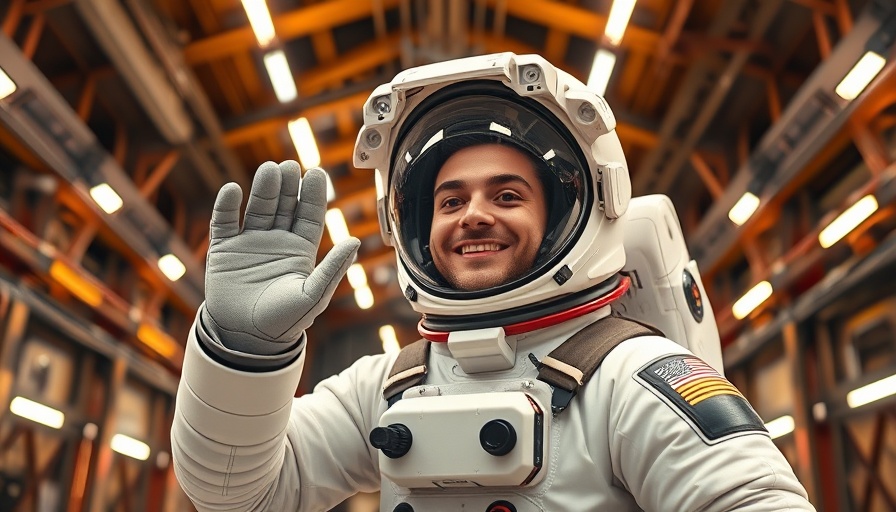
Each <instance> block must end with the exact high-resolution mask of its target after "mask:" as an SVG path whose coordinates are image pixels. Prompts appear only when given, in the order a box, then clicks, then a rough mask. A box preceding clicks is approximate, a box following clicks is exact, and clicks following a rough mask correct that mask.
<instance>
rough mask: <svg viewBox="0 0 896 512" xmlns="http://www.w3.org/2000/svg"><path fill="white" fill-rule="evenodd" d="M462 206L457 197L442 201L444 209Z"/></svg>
mask: <svg viewBox="0 0 896 512" xmlns="http://www.w3.org/2000/svg"><path fill="white" fill-rule="evenodd" d="M460 205H461V202H460V199H458V198H456V197H450V198H448V199H445V200H444V201H442V208H455V207H458V206H460Z"/></svg>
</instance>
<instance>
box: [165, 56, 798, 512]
mask: <svg viewBox="0 0 896 512" xmlns="http://www.w3.org/2000/svg"><path fill="white" fill-rule="evenodd" d="M363 116H364V127H363V128H362V129H361V132H360V133H359V136H358V142H357V144H356V147H355V153H354V164H355V166H356V167H358V168H364V169H371V170H372V172H374V173H376V178H377V180H378V181H379V182H380V183H381V184H382V185H383V186H382V187H379V188H378V190H377V209H378V217H379V221H380V227H381V233H382V235H383V240H384V243H386V244H387V245H389V246H391V247H394V248H395V251H396V257H397V265H396V270H397V275H398V284H399V286H400V287H401V292H402V293H403V295H404V297H405V298H406V299H407V300H408V301H409V303H410V305H411V307H412V308H413V309H414V310H415V311H417V312H418V313H419V314H420V316H421V320H420V323H419V325H418V330H419V332H420V334H421V336H422V337H423V338H424V339H421V340H418V341H416V342H413V343H410V344H408V345H407V346H405V348H404V349H402V351H401V352H400V353H398V354H395V353H389V354H375V355H371V356H368V357H362V358H361V359H359V360H358V361H357V362H355V363H354V364H353V365H352V366H351V367H349V368H347V369H346V370H344V371H342V372H341V373H340V374H338V375H334V376H332V377H330V378H328V379H326V380H324V381H323V382H321V383H320V384H319V385H318V386H317V387H316V388H315V389H314V392H312V393H308V394H305V395H304V396H302V397H299V398H294V396H293V394H294V392H295V389H296V386H297V385H298V382H299V379H300V377H301V375H302V371H303V366H304V361H305V358H304V355H305V350H304V349H305V343H306V335H305V331H306V330H307V329H308V328H309V327H310V326H311V324H312V322H313V321H314V319H315V317H317V316H318V315H319V314H320V313H321V312H322V311H323V309H324V308H325V307H326V306H327V303H328V301H329V300H330V297H331V296H332V294H333V291H334V290H335V288H336V286H337V284H338V283H339V281H340V280H341V279H342V277H343V275H344V274H345V273H346V271H347V269H348V267H349V266H350V265H351V264H352V262H353V261H354V257H355V255H356V253H357V250H358V248H359V246H360V241H358V240H357V239H349V240H347V241H344V242H340V243H338V244H336V245H335V246H334V248H333V249H332V250H331V251H330V252H329V253H328V254H327V255H326V256H325V257H324V258H323V260H322V261H320V262H319V263H316V264H315V262H316V256H317V250H318V244H319V241H320V238H321V236H322V232H323V221H324V217H325V214H326V208H327V206H326V177H325V175H324V173H323V172H322V171H320V170H317V169H310V170H307V171H306V172H305V173H304V176H302V175H301V169H300V168H299V166H298V164H296V163H295V162H283V163H281V164H279V165H278V164H275V163H273V162H267V163H265V164H263V165H262V166H261V167H259V169H258V172H257V173H256V174H255V177H254V180H253V184H252V190H251V193H250V197H249V200H248V203H247V205H246V212H245V215H244V218H243V225H242V228H241V227H240V205H241V202H242V193H241V191H240V189H239V187H238V186H237V185H236V184H228V185H225V186H224V187H223V188H222V189H221V191H220V192H219V194H218V198H217V200H216V202H215V208H214V211H213V214H212V220H211V226H210V228H211V229H210V234H211V242H210V245H209V253H208V259H207V270H206V288H205V293H206V300H205V302H204V303H203V305H202V307H201V308H200V311H199V313H198V314H197V318H196V323H195V325H194V328H193V329H192V330H191V332H190V337H189V339H188V341H187V345H186V350H185V354H186V355H185V358H184V364H183V373H182V378H181V383H180V387H179V388H178V395H177V408H176V412H175V418H174V423H173V426H172V432H171V440H172V455H173V460H174V469H175V472H176V474H177V477H178V479H179V481H180V483H181V485H182V486H183V488H184V489H185V490H186V492H187V493H188V495H189V496H190V498H191V499H192V500H193V501H194V503H195V504H196V508H197V509H198V510H200V511H203V512H205V511H209V512H211V511H222V510H228V511H234V512H236V511H247V512H248V511H251V512H260V511H262V510H272V511H278V512H279V511H301V512H312V511H314V512H317V511H322V510H328V509H330V508H331V507H333V506H335V505H337V504H338V503H339V502H341V501H342V500H344V499H345V498H347V497H348V496H350V495H352V494H354V493H356V492H359V491H366V492H373V491H377V490H378V491H379V493H380V510H382V511H384V512H389V511H391V512H414V511H416V512H423V511H488V512H495V511H504V512H506V511H513V512H546V511H551V512H553V511H569V510H577V511H578V510H613V511H625V512H629V511H631V512H635V511H644V510H646V511H685V510H688V511H690V510H701V511H705V512H714V511H719V512H721V511H727V510H734V509H737V510H743V511H752V512H760V511H761V512H771V511H774V512H777V511H781V510H792V511H811V510H813V508H812V505H811V504H810V503H809V502H808V501H807V498H806V493H805V490H804V489H803V487H802V486H801V485H800V483H799V481H798V480H797V478H796V476H795V475H794V474H793V471H792V470H791V468H790V466H789V465H788V463H787V461H786V460H785V459H784V457H783V455H782V454H781V452H780V451H779V450H778V449H777V448H776V447H775V445H774V443H773V442H772V441H771V439H770V438H769V436H768V433H767V431H766V430H765V427H764V426H763V424H762V420H761V419H760V418H759V417H758V416H757V415H756V413H755V411H753V409H752V408H751V406H750V405H749V403H748V402H747V401H746V399H745V398H744V397H743V396H742V395H741V394H740V392H739V391H738V390H737V389H736V388H735V387H734V386H733V385H731V384H730V383H729V382H727V381H726V380H725V378H724V377H723V376H722V375H721V373H720V372H719V371H717V369H716V368H713V367H710V366H709V365H707V364H706V363H705V362H703V361H702V360H701V359H700V357H699V355H700V354H695V353H692V352H690V351H689V350H688V349H687V348H685V347H684V346H682V345H683V344H682V343H681V342H680V341H679V342H678V343H677V342H676V341H673V340H671V339H668V338H666V337H664V336H661V335H660V333H658V332H657V331H656V330H655V329H650V328H647V327H645V326H643V325H641V324H638V323H636V322H633V321H630V320H626V319H623V318H619V317H618V316H617V315H612V314H611V312H612V311H611V308H613V305H614V304H615V303H614V301H615V300H617V299H619V297H621V296H623V295H624V294H625V293H626V291H627V290H628V284H629V278H628V277H627V276H625V275H623V274H622V272H621V271H622V269H623V265H625V263H626V251H625V247H624V246H623V243H624V240H625V236H624V235H625V229H626V226H627V225H628V224H626V222H627V221H628V218H627V217H626V211H627V208H628V203H629V200H630V199H631V185H630V182H629V177H628V168H627V166H626V163H625V155H624V154H623V151H622V145H621V143H620V141H619V138H618V137H617V135H616V132H615V119H614V118H613V114H612V112H611V111H610V109H609V107H608V106H607V105H606V103H605V102H604V100H603V98H602V97H600V96H598V95H597V94H596V93H595V92H594V91H591V90H589V89H588V88H587V87H586V86H585V85H584V84H583V83H581V82H580V81H578V80H576V79H575V78H574V77H572V76H570V75H568V74H566V73H564V72H563V71H562V70H560V69H557V68H555V67H554V66H552V65H551V64H550V63H548V62H547V61H546V60H544V59H543V58H541V57H539V56H537V55H514V54H511V53H504V54H495V55H484V56H479V57H471V58H469V59H461V60H455V61H448V62H443V63H437V64H431V65H427V66H422V67H419V68H412V69H408V70H406V71H404V72H402V73H401V74H399V75H398V76H396V77H395V79H394V80H393V81H392V82H391V83H388V84H383V85H381V86H379V87H378V88H377V89H376V90H375V91H374V92H373V93H372V94H371V96H370V98H369V99H368V101H367V102H366V103H365V105H364V109H363ZM672 256H674V255H672ZM645 283H646V285H647V286H649V285H650V282H648V281H645ZM671 293H673V292H672V291H670V294H671ZM669 302H670V303H672V302H674V301H672V300H671V298H670V300H669ZM653 307H654V309H656V310H658V309H660V308H659V307H657V305H653ZM703 307H704V308H705V309H706V311H707V315H711V310H710V309H709V303H708V302H705V303H703ZM619 309H620V310H621V309H622V308H619ZM665 312H666V311H664V313H665ZM617 313H618V312H617ZM673 313H675V311H673ZM677 313H681V315H680V316H678V317H676V318H677V319H680V320H681V321H682V322H700V319H698V318H696V317H695V315H693V314H692V313H693V311H690V310H689V311H680V312H677ZM702 325H704V326H706V325H707V323H705V322H704V323H703V324H702ZM319 332H326V330H323V331H319ZM353 335H355V333H353ZM311 342H314V343H326V342H327V340H326V339H317V340H314V341H311ZM570 347H572V348H570ZM552 372H553V373H552Z"/></svg>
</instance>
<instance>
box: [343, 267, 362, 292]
mask: <svg viewBox="0 0 896 512" xmlns="http://www.w3.org/2000/svg"><path fill="white" fill-rule="evenodd" d="M345 275H346V276H347V277H348V284H350V285H352V288H354V289H355V290H357V289H358V288H362V287H364V286H367V273H366V272H364V267H362V266H361V264H360V263H355V264H353V265H352V266H350V267H348V272H346V273H345Z"/></svg>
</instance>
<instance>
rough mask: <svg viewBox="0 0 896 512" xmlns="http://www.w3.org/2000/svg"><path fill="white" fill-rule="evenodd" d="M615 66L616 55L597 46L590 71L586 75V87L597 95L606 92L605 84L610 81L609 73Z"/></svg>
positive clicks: (610, 73) (611, 72)
mask: <svg viewBox="0 0 896 512" xmlns="http://www.w3.org/2000/svg"><path fill="white" fill-rule="evenodd" d="M615 66H616V55H615V54H614V53H613V52H611V51H609V50H606V49H604V48H599V49H598V50H597V53H595V54H594V63H593V64H591V73H590V74H589V75H588V87H589V88H591V89H592V90H593V91H594V92H596V93H597V94H598V95H600V96H603V95H605V94H606V93H607V84H609V83H610V75H612V74H613V68H614V67H615Z"/></svg>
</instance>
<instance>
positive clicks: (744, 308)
mask: <svg viewBox="0 0 896 512" xmlns="http://www.w3.org/2000/svg"><path fill="white" fill-rule="evenodd" d="M772 291H773V290H772V284H771V283H769V282H768V281H762V282H761V283H758V284H757V285H756V286H754V287H753V288H751V289H750V291H748V292H747V293H745V294H744V296H743V297H741V298H740V299H738V300H737V302H735V303H734V306H732V307H731V312H732V313H733V314H734V318H737V319H738V320H741V319H743V318H746V316H747V315H749V314H750V313H752V312H753V310H754V309H756V308H757V307H759V305H760V304H762V303H763V302H765V301H766V299H768V298H769V297H771V296H772Z"/></svg>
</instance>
